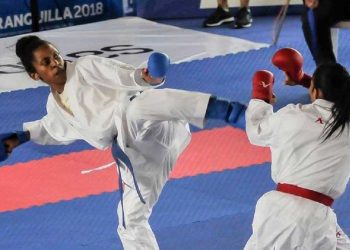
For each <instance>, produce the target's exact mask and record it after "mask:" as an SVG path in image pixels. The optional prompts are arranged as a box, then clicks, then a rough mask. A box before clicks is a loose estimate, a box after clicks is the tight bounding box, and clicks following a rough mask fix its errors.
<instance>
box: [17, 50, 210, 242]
mask: <svg viewBox="0 0 350 250" xmlns="http://www.w3.org/2000/svg"><path fill="white" fill-rule="evenodd" d="M66 73H67V82H66V84H65V87H64V98H65V103H68V104H69V108H67V107H66V106H65V105H64V103H62V102H61V101H60V98H59V96H58V94H57V93H54V92H52V93H50V95H49V97H48V101H47V115H46V116H44V117H43V118H42V119H40V120H37V121H33V122H27V123H24V125H23V127H24V130H29V132H30V136H31V140H32V141H34V142H36V143H38V144H69V143H72V142H73V141H75V140H79V139H81V140H85V141H86V142H88V143H89V144H90V145H92V146H93V147H96V148H98V149H106V148H108V147H110V146H111V145H112V142H113V139H114V138H115V136H116V135H118V136H117V140H118V144H119V146H120V147H121V149H122V150H123V151H124V152H125V153H126V154H127V155H128V157H129V158H130V161H131V162H132V165H133V168H134V171H135V175H136V179H137V182H138V184H139V187H140V190H141V193H142V196H143V199H144V200H145V201H146V204H143V203H141V202H140V199H139V196H138V195H137V193H136V191H135V186H134V185H133V178H132V176H131V175H130V172H129V171H127V169H125V168H121V175H122V180H123V182H124V184H125V187H124V194H123V201H124V212H125V222H126V225H127V226H126V228H124V227H122V226H121V220H122V216H121V211H122V209H121V206H120V205H119V206H118V217H119V227H118V233H119V236H120V239H121V241H122V243H123V247H124V248H125V249H158V244H157V241H156V239H155V236H154V234H153V232H152V230H151V228H150V225H149V223H148V219H149V216H150V214H151V211H152V207H153V206H154V204H155V203H156V202H157V200H158V197H159V195H160V193H161V190H162V189H163V187H164V184H165V183H166V181H167V179H168V176H169V174H170V172H171V170H172V168H173V166H174V165H175V163H176V160H177V158H178V157H179V156H180V154H181V153H182V151H183V150H184V149H185V148H186V146H187V145H188V143H189V142H190V138H191V134H190V131H189V126H188V123H192V124H193V125H196V126H198V127H202V126H203V125H204V122H205V121H204V117H205V113H206V108H207V105H208V101H209V98H210V95H209V94H204V93H198V92H189V91H181V90H174V89H153V88H155V86H152V85H149V84H148V83H147V82H145V81H144V80H142V79H141V71H140V70H136V69H135V68H134V67H132V66H130V65H127V64H124V63H122V62H119V61H115V60H112V59H106V58H101V57H96V56H86V57H82V58H80V59H78V60H77V61H76V62H73V63H67V66H66ZM158 86H159V85H158ZM140 91H143V92H142V93H141V94H140ZM134 95H137V97H136V98H134V99H132V101H131V99H130V97H132V96H134ZM123 186H124V185H123Z"/></svg>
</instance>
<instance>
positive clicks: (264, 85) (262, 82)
mask: <svg viewBox="0 0 350 250" xmlns="http://www.w3.org/2000/svg"><path fill="white" fill-rule="evenodd" d="M261 85H262V86H263V87H264V88H267V87H268V86H270V85H271V83H269V84H266V83H265V82H264V81H261Z"/></svg>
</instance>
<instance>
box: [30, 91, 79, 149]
mask: <svg viewBox="0 0 350 250" xmlns="http://www.w3.org/2000/svg"><path fill="white" fill-rule="evenodd" d="M53 102H54V100H53V97H52V95H49V98H48V101H47V105H46V109H47V114H46V115H45V116H44V117H43V118H41V119H40V120H36V121H31V122H26V123H24V124H23V130H24V131H29V133H30V140H31V141H33V142H35V143H37V144H41V145H67V144H70V143H73V142H74V141H75V140H77V139H79V135H77V134H76V132H75V130H74V129H73V128H71V127H70V126H69V124H68V123H67V122H66V121H65V120H64V119H63V118H62V117H61V116H60V114H59V113H58V111H57V108H56V107H55V105H54V103H53Z"/></svg>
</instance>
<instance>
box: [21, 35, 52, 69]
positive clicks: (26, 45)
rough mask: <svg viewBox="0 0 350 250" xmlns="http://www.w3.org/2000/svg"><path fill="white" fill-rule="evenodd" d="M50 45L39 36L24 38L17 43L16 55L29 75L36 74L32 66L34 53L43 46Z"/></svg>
mask: <svg viewBox="0 0 350 250" xmlns="http://www.w3.org/2000/svg"><path fill="white" fill-rule="evenodd" d="M45 44H50V43H49V42H47V41H45V40H42V39H41V38H39V37H37V36H33V35H30V36H24V37H22V38H20V39H18V41H17V43H16V55H17V56H18V57H19V58H20V59H21V62H22V64H23V66H24V68H25V70H26V71H27V73H34V72H35V69H34V67H33V65H32V61H33V52H34V51H35V50H36V49H37V48H39V47H40V46H42V45H45Z"/></svg>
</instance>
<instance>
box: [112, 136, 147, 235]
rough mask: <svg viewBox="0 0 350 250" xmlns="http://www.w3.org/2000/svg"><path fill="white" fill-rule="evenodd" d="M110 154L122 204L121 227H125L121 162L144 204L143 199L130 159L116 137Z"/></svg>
mask: <svg viewBox="0 0 350 250" xmlns="http://www.w3.org/2000/svg"><path fill="white" fill-rule="evenodd" d="M112 155H113V158H114V160H115V162H116V163H117V167H118V174H119V192H120V202H121V203H120V204H121V206H122V216H123V227H124V228H126V225H125V215H124V202H123V193H124V187H123V180H122V175H121V172H120V166H121V164H123V163H124V165H125V166H126V167H127V168H128V170H129V171H130V173H131V175H132V178H133V180H134V186H135V189H136V192H137V195H138V196H139V198H140V201H141V202H142V203H143V204H146V202H145V200H144V199H143V197H142V195H141V192H140V189H139V186H138V184H137V181H136V178H135V174H134V169H133V167H132V164H131V161H130V159H129V157H128V156H127V155H126V154H125V153H124V151H123V150H122V149H121V148H120V146H119V145H118V142H117V137H115V139H114V140H113V144H112Z"/></svg>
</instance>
